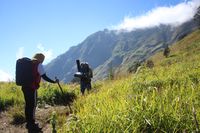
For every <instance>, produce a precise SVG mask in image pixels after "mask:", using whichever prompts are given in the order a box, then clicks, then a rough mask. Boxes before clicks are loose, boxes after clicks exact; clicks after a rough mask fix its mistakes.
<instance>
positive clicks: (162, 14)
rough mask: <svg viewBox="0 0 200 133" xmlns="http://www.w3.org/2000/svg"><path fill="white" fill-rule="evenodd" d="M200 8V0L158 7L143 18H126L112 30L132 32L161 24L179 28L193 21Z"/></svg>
mask: <svg viewBox="0 0 200 133" xmlns="http://www.w3.org/2000/svg"><path fill="white" fill-rule="evenodd" d="M199 6H200V0H190V1H185V2H182V3H179V4H177V5H175V6H169V7H156V8H154V9H152V10H151V11H148V12H147V13H146V14H144V15H142V16H137V17H130V16H126V17H125V18H124V20H123V21H122V22H121V23H120V24H118V25H116V26H113V27H112V28H113V29H115V30H127V31H132V30H135V29H141V28H150V27H154V26H159V25H161V24H165V25H174V26H177V25H180V24H182V23H184V22H187V21H189V20H191V19H192V18H193V16H194V14H195V13H196V11H197V8H198V7H199Z"/></svg>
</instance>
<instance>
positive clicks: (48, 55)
mask: <svg viewBox="0 0 200 133" xmlns="http://www.w3.org/2000/svg"><path fill="white" fill-rule="evenodd" d="M37 48H38V49H39V50H40V52H41V53H43V54H44V55H45V60H51V59H52V58H53V51H52V49H49V50H46V49H45V48H44V46H43V45H42V44H41V43H39V44H38V45H37Z"/></svg>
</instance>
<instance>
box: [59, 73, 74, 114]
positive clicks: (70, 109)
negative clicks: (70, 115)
mask: <svg viewBox="0 0 200 133" xmlns="http://www.w3.org/2000/svg"><path fill="white" fill-rule="evenodd" d="M55 79H56V80H58V78H57V77H55ZM57 84H58V86H59V88H60V90H61V92H62V95H63V96H64V92H63V89H62V87H61V85H60V83H59V82H57ZM63 100H64V102H66V100H65V98H64V97H63ZM67 105H68V107H69V110H70V112H72V109H71V107H70V105H69V104H67Z"/></svg>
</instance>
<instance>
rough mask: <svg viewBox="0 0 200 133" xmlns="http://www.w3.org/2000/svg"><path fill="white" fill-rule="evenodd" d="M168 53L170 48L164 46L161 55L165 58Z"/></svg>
mask: <svg viewBox="0 0 200 133" xmlns="http://www.w3.org/2000/svg"><path fill="white" fill-rule="evenodd" d="M169 54H170V49H169V47H168V46H166V47H165V49H164V51H163V55H164V56H165V57H166V58H167V57H169Z"/></svg>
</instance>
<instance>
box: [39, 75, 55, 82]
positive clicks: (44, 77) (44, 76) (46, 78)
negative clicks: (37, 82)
mask: <svg viewBox="0 0 200 133" xmlns="http://www.w3.org/2000/svg"><path fill="white" fill-rule="evenodd" d="M42 78H43V79H44V80H46V81H47V82H50V83H56V81H53V80H52V79H50V78H49V77H47V75H46V73H45V74H43V75H42Z"/></svg>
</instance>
